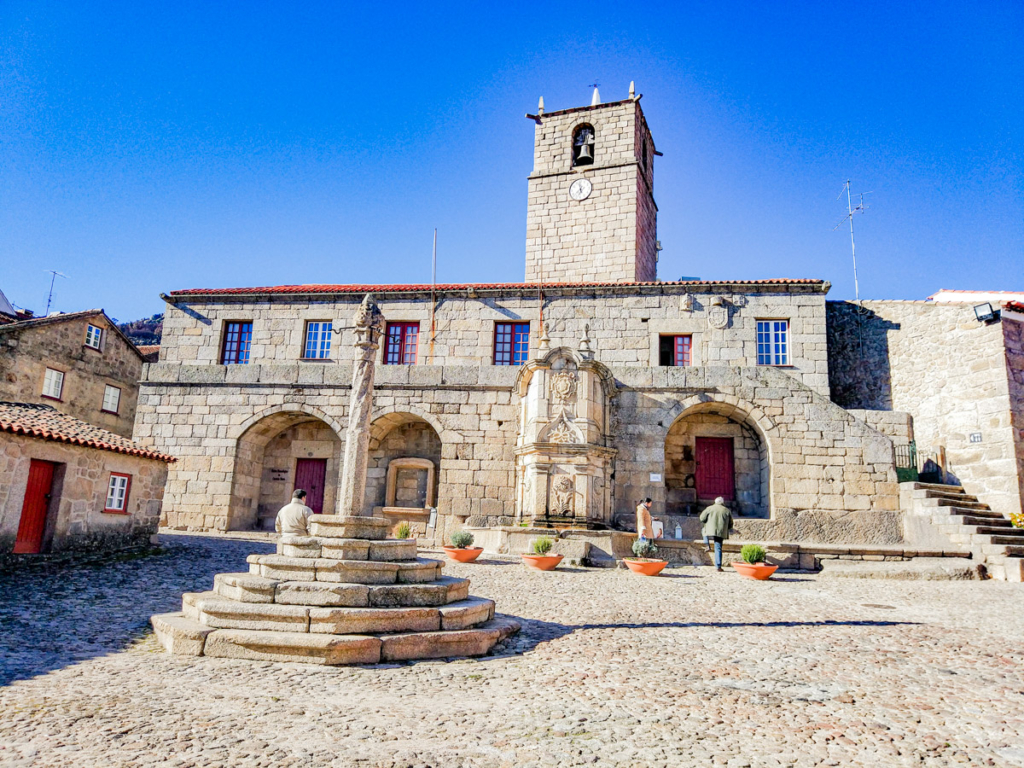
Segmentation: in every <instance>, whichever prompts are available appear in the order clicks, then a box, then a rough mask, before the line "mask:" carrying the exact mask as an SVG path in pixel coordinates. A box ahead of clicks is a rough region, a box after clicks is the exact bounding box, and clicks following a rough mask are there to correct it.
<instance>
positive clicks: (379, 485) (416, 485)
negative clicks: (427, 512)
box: [366, 419, 441, 509]
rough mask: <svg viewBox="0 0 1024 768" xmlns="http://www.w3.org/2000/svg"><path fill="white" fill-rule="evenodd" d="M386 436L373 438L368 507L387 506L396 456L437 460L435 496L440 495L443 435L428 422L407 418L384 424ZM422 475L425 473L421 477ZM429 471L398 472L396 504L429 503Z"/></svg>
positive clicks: (368, 470)
mask: <svg viewBox="0 0 1024 768" xmlns="http://www.w3.org/2000/svg"><path fill="white" fill-rule="evenodd" d="M380 431H382V432H383V436H382V437H380V438H377V439H373V440H372V442H371V445H370V461H369V465H368V467H367V470H366V507H367V508H369V509H374V508H376V507H382V506H384V502H385V499H386V494H387V477H388V465H389V464H390V463H391V460H392V459H406V458H416V459H429V460H430V461H432V462H433V463H434V476H433V478H432V480H433V498H434V499H437V498H438V497H437V483H438V476H439V473H438V471H437V470H438V468H439V467H440V466H441V438H440V437H438V435H437V432H435V431H434V428H433V427H431V426H430V425H429V424H428V423H427V422H425V421H421V420H418V419H417V420H411V421H409V420H405V419H403V420H402V421H400V422H398V423H397V424H395V425H394V426H391V425H390V424H383V425H382V426H381V429H380ZM421 476H422V477H421ZM426 480H427V473H426V472H416V473H413V472H411V471H410V470H406V471H405V472H404V473H400V474H399V476H398V484H397V488H396V497H395V506H398V507H419V508H420V509H423V508H425V507H426V503H427V497H428V495H430V494H428V489H427V487H426Z"/></svg>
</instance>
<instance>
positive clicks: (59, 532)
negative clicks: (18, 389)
mask: <svg viewBox="0 0 1024 768" xmlns="http://www.w3.org/2000/svg"><path fill="white" fill-rule="evenodd" d="M170 462H173V459H172V458H171V457H170V456H166V455H163V454H160V453H157V452H155V451H151V450H148V449H145V448H142V447H141V446H138V445H136V444H134V443H132V442H131V441H130V440H128V439H127V438H124V437H121V436H120V435H115V434H114V433H112V432H108V431H107V430H104V429H101V428H99V427H96V426H93V425H91V424H86V423H85V422H84V421H81V420H79V419H76V418H74V417H71V416H68V415H66V414H63V413H60V412H59V411H57V410H55V409H54V408H52V407H51V406H49V405H39V404H34V403H8V402H0V559H6V558H7V557H8V556H9V555H10V554H11V553H15V554H37V553H40V552H44V553H45V552H66V551H72V550H95V549H99V548H104V549H117V548H123V547H128V546H134V545H139V544H146V543H148V542H149V540H150V537H151V536H153V534H155V533H156V529H157V521H158V519H159V515H160V502H161V498H162V496H163V488H164V480H165V478H166V476H167V466H168V464H169V463H170Z"/></svg>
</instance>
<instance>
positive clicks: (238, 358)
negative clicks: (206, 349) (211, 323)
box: [220, 320, 253, 365]
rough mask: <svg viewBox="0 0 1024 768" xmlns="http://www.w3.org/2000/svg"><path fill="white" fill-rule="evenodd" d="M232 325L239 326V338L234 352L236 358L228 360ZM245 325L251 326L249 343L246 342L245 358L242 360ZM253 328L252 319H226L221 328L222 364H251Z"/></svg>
mask: <svg viewBox="0 0 1024 768" xmlns="http://www.w3.org/2000/svg"><path fill="white" fill-rule="evenodd" d="M232 325H237V326H239V330H238V334H239V338H238V346H237V348H236V349H235V350H234V353H235V354H234V359H233V360H228V359H227V351H228V335H229V333H230V332H231V331H230V328H231V326H232ZM245 326H249V336H248V340H247V341H248V343H247V344H245V359H244V360H242V359H241V357H242V354H241V348H242V345H243V336H244V332H243V328H244V327H245ZM252 330H253V322H252V320H225V321H224V326H223V328H222V330H221V340H220V364H221V365H248V364H249V356H250V354H251V353H252Z"/></svg>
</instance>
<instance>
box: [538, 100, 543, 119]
mask: <svg viewBox="0 0 1024 768" xmlns="http://www.w3.org/2000/svg"><path fill="white" fill-rule="evenodd" d="M543 114H544V97H543V96H541V97H540V101H539V102H537V117H540V116H541V115H543Z"/></svg>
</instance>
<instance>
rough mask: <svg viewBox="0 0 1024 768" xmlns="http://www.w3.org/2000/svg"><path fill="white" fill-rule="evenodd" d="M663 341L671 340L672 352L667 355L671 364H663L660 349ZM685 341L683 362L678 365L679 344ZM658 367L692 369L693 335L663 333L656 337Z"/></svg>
mask: <svg viewBox="0 0 1024 768" xmlns="http://www.w3.org/2000/svg"><path fill="white" fill-rule="evenodd" d="M665 339H672V351H671V353H670V355H669V357H670V358H671V360H672V362H670V363H666V362H664V355H663V350H662V348H661V346H662V344H663V343H664V341H665ZM682 339H685V340H686V343H685V344H684V347H685V349H684V350H683V358H684V362H682V363H680V362H678V361H679V357H680V350H679V342H680V341H681V340H682ZM658 365H659V366H660V367H662V368H692V367H693V334H691V333H663V334H661V335H660V336H659V337H658Z"/></svg>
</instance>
